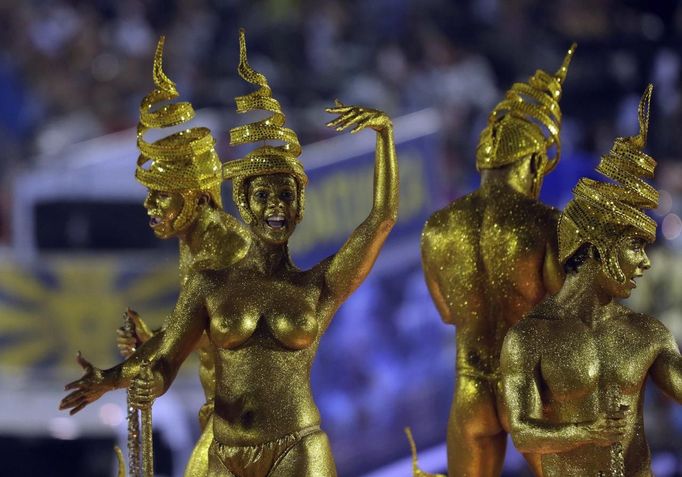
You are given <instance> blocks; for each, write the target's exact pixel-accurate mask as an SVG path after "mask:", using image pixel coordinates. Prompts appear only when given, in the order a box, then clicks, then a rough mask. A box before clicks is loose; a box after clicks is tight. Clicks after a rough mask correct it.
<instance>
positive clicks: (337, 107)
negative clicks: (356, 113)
mask: <svg viewBox="0 0 682 477" xmlns="http://www.w3.org/2000/svg"><path fill="white" fill-rule="evenodd" d="M351 109H353V106H346V105H345V104H343V103H342V102H341V101H339V100H338V99H336V100H334V107H333V108H325V111H326V112H328V113H331V114H344V113H347V112H348V111H350V110H351Z"/></svg>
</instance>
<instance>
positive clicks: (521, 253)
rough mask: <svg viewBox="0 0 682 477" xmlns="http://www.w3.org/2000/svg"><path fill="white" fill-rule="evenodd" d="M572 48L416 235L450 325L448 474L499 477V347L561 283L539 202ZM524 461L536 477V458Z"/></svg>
mask: <svg viewBox="0 0 682 477" xmlns="http://www.w3.org/2000/svg"><path fill="white" fill-rule="evenodd" d="M574 50H575V45H573V46H572V47H571V49H570V50H569V52H568V54H567V55H566V58H565V59H564V62H563V64H562V66H561V68H560V69H559V70H558V71H557V73H556V74H555V75H549V74H547V73H545V72H544V71H541V70H539V71H537V72H536V73H535V75H534V76H533V77H532V78H531V79H530V80H529V82H528V83H516V84H515V85H513V86H512V88H511V89H510V90H509V91H508V92H507V94H506V96H505V99H503V100H502V102H500V103H499V104H498V105H497V106H496V107H495V109H494V111H493V112H492V113H491V115H490V118H489V122H488V126H487V127H486V129H485V130H484V131H483V132H482V133H481V138H480V142H479V146H478V149H477V161H476V165H477V167H478V169H479V170H480V171H481V186H480V187H479V189H478V190H476V191H475V192H473V193H471V194H469V195H467V196H465V197H462V198H460V199H458V200H455V201H454V202H452V203H451V204H450V205H448V206H447V207H445V208H444V209H442V210H440V211H438V212H436V213H435V214H433V215H432V216H431V217H430V218H429V220H428V221H427V223H426V226H425V227H424V231H423V233H422V243H421V251H422V265H423V268H424V275H425V277H426V283H427V285H428V287H429V291H430V292H431V296H432V298H433V300H434V302H435V304H436V307H437V308H438V311H439V312H440V314H441V317H442V318H443V321H445V322H446V323H449V324H453V325H455V326H456V327H457V335H456V340H457V377H456V380H457V381H456V389H455V395H454V399H453V402H452V407H451V410H450V418H449V421H448V435H447V448H448V473H449V475H453V476H465V475H470V476H473V475H475V476H484V477H485V476H498V475H500V473H501V471H502V464H503V461H504V454H505V447H506V431H507V430H508V426H507V424H506V422H505V419H504V409H502V408H501V407H500V404H501V392H500V391H501V390H500V389H499V385H500V383H499V373H498V367H499V355H500V349H501V347H502V340H503V339H504V336H505V334H506V333H507V330H508V329H509V328H510V327H511V326H512V325H514V324H515V323H516V322H518V321H519V320H520V319H521V317H522V316H523V315H524V314H525V313H526V312H528V311H529V310H530V309H531V308H532V307H533V306H534V305H536V304H537V303H538V302H540V300H542V298H543V297H544V296H545V295H546V294H547V293H548V292H550V293H552V292H556V291H557V290H558V289H559V287H560V286H561V283H562V281H563V272H562V270H561V267H560V265H559V261H558V258H557V255H558V251H557V237H556V225H557V219H558V217H559V213H558V211H556V210H555V209H553V208H551V207H548V206H546V205H544V204H541V203H540V202H538V200H537V197H538V194H539V192H540V188H541V186H542V179H543V177H544V175H545V174H547V173H548V172H550V171H551V170H552V169H553V168H554V166H555V165H556V163H557V161H558V159H559V157H558V154H559V143H558V140H559V136H558V133H559V127H560V121H561V114H560V110H559V105H558V101H559V99H560V97H561V87H562V84H563V81H564V79H565V77H566V73H567V69H568V64H569V62H570V59H571V57H572V55H573V51H574ZM547 136H548V137H547ZM552 146H554V147H555V149H556V153H555V155H554V156H553V157H551V158H550V157H549V156H548V149H549V148H551V147H552ZM526 457H527V459H529V461H530V464H531V466H532V467H533V468H534V469H535V471H536V472H539V459H538V458H537V457H535V458H533V457H529V456H526Z"/></svg>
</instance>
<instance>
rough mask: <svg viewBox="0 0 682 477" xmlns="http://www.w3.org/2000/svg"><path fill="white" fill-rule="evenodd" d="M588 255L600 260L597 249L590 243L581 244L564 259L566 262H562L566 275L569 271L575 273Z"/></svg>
mask: <svg viewBox="0 0 682 477" xmlns="http://www.w3.org/2000/svg"><path fill="white" fill-rule="evenodd" d="M590 257H594V259H595V260H596V261H598V262H601V257H600V256H599V250H597V248H596V247H595V246H594V245H592V244H591V243H584V244H582V245H581V246H580V248H579V249H578V250H576V251H575V253H574V254H573V255H571V256H570V257H569V258H568V260H566V263H564V272H565V273H566V275H568V274H569V273H576V272H577V271H578V269H579V268H580V267H581V266H582V265H583V264H584V263H585V262H586V261H587V259H588V258H590Z"/></svg>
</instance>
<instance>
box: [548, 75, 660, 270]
mask: <svg viewBox="0 0 682 477" xmlns="http://www.w3.org/2000/svg"><path fill="white" fill-rule="evenodd" d="M652 91H653V86H652V85H649V86H648V87H647V89H646V90H645V91H644V94H643V95H642V100H641V101H640V103H639V111H638V112H639V134H637V135H636V136H632V137H626V138H622V137H619V138H616V140H615V142H614V144H613V147H612V148H611V151H610V152H609V153H608V154H606V155H605V156H603V157H602V159H601V161H600V162H599V166H597V171H599V172H600V173H601V174H602V175H603V176H605V177H607V178H608V179H611V180H613V181H614V182H616V183H606V182H599V181H595V180H592V179H587V178H582V179H580V181H579V182H578V184H577V185H576V186H575V188H574V189H573V196H574V198H573V200H571V201H570V202H569V203H568V205H567V206H566V208H565V209H564V212H563V213H562V214H561V218H560V219H559V259H560V260H561V263H566V261H567V260H568V259H569V258H570V257H571V256H572V255H573V254H574V253H575V252H576V251H577V250H578V249H579V248H580V246H581V245H583V244H585V243H590V244H592V245H594V246H595V247H596V248H597V250H598V251H599V255H600V257H601V260H602V266H603V267H604V271H605V272H606V273H608V274H609V276H611V277H612V278H614V279H616V280H618V281H619V282H621V283H624V282H625V280H626V278H625V275H624V274H623V271H622V270H621V268H620V265H619V264H618V258H617V255H616V253H615V250H614V246H615V245H617V244H618V242H619V241H620V240H622V239H623V236H624V234H629V233H631V234H635V235H637V236H639V237H642V238H643V239H644V240H646V241H647V242H653V241H654V240H655V239H656V222H655V221H654V220H653V219H652V218H651V217H649V216H647V215H646V214H645V213H644V212H643V211H642V210H640V209H644V208H647V209H654V208H656V206H657V205H658V191H657V190H656V189H655V188H653V187H652V186H651V185H649V184H647V183H646V182H645V181H644V180H642V177H646V178H649V179H651V178H653V177H654V169H655V167H656V161H655V160H654V159H653V158H652V157H651V156H649V155H647V154H646V153H644V152H643V151H642V149H643V148H644V146H645V144H646V139H647V133H648V130H649V105H650V102H651V93H652Z"/></svg>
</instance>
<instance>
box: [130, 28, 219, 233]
mask: <svg viewBox="0 0 682 477" xmlns="http://www.w3.org/2000/svg"><path fill="white" fill-rule="evenodd" d="M164 41H165V38H164V37H163V36H162V37H161V38H160V39H159V43H158V44H157V46H156V54H155V55H154V69H153V77H154V91H152V92H151V93H149V94H148V95H147V96H145V97H144V98H143V99H142V104H141V105H140V121H139V122H138V124H137V147H138V149H139V150H140V153H141V154H140V156H139V158H138V159H137V168H136V170H135V178H136V179H137V180H138V181H139V182H140V183H141V184H142V185H144V186H146V187H148V188H149V189H153V190H160V191H166V192H171V191H179V192H182V193H183V194H184V195H185V204H184V208H183V210H182V212H181V213H180V216H179V217H178V219H176V224H175V226H176V228H178V229H180V228H182V226H184V225H185V224H186V223H187V221H189V219H190V218H191V216H192V214H193V211H194V207H195V205H196V204H195V203H194V201H193V200H188V198H189V196H190V195H192V194H196V193H197V191H205V192H207V193H208V194H209V195H210V196H211V199H212V200H213V202H214V203H215V204H216V205H217V206H219V207H221V208H222V200H221V197H220V186H221V184H222V172H221V162H220V159H218V155H217V154H216V152H215V147H214V146H215V139H213V136H212V135H211V131H210V130H209V129H208V128H205V127H196V128H191V129H186V130H184V131H180V132H177V133H174V134H171V135H170V136H166V137H164V138H161V139H159V140H157V141H154V142H151V143H150V142H147V141H145V139H144V134H145V133H146V132H147V131H148V130H150V129H152V128H167V127H172V126H177V125H179V124H183V123H185V122H187V121H189V120H191V119H192V118H194V116H195V112H194V108H192V105H191V104H190V103H188V102H178V103H171V104H167V105H164V106H161V107H158V108H156V109H154V108H155V106H157V105H158V104H159V103H161V102H163V101H170V100H172V99H174V98H177V97H178V96H179V93H178V90H177V88H176V86H175V83H174V82H173V81H171V80H170V79H169V78H168V77H167V76H166V75H165V73H164V72H163V63H162V62H163V45H164ZM148 162H150V164H149V165H148V167H147V168H145V167H143V166H145V164H147V163H148Z"/></svg>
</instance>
